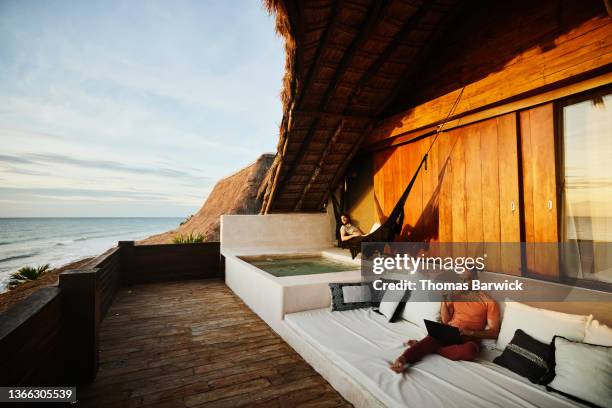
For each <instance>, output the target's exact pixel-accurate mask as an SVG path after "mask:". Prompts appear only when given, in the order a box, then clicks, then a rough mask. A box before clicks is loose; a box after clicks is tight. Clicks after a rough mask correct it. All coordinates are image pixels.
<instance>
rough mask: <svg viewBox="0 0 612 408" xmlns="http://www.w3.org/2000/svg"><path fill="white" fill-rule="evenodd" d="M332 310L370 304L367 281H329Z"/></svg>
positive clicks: (356, 307) (351, 308)
mask: <svg viewBox="0 0 612 408" xmlns="http://www.w3.org/2000/svg"><path fill="white" fill-rule="evenodd" d="M329 288H330V290H331V298H332V300H331V308H332V312H338V311H343V310H353V309H361V308H365V307H370V306H372V293H371V286H370V284H369V283H368V282H354V283H330V284H329Z"/></svg>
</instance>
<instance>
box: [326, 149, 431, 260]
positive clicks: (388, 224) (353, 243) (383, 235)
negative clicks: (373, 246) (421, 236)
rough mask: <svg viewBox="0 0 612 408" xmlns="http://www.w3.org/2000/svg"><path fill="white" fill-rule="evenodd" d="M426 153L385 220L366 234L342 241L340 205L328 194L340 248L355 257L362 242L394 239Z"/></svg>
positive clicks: (401, 224) (332, 195)
mask: <svg viewBox="0 0 612 408" xmlns="http://www.w3.org/2000/svg"><path fill="white" fill-rule="evenodd" d="M427 156H428V154H425V156H423V159H422V160H421V163H419V167H418V168H417V169H416V172H415V173H414V176H412V179H411V180H410V183H408V186H407V187H406V189H405V190H404V193H403V194H402V196H401V197H400V198H399V200H398V201H397V203H396V204H395V206H394V207H393V210H392V211H391V214H390V215H389V217H388V218H387V219H386V221H385V222H384V223H383V224H382V225H381V226H380V227H378V228H377V229H376V230H374V231H372V232H370V233H369V234H367V235H362V236H360V237H353V238H351V239H348V240H346V241H342V237H341V234H340V227H341V226H342V221H341V219H340V218H341V215H342V210H341V208H340V205H339V204H338V200H337V199H336V197H335V195H334V194H330V196H331V200H332V204H333V206H334V216H335V218H336V239H337V240H338V246H339V247H340V248H344V249H349V250H350V251H351V257H352V258H353V259H355V257H356V256H357V255H358V254H359V252H361V244H362V243H363V242H391V241H393V240H394V239H395V237H396V236H397V235H399V234H400V233H401V232H402V226H403V225H404V205H405V204H406V200H407V199H408V195H409V194H410V191H411V190H412V187H413V186H414V182H415V181H416V178H417V176H418V175H419V172H420V171H421V168H422V167H423V164H424V163H425V162H426V161H427Z"/></svg>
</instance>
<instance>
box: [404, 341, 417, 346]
mask: <svg viewBox="0 0 612 408" xmlns="http://www.w3.org/2000/svg"><path fill="white" fill-rule="evenodd" d="M418 342H419V341H418V340H408V341H405V342H403V343H402V344H403V345H404V346H406V347H412V346H414V345H415V344H417V343H418Z"/></svg>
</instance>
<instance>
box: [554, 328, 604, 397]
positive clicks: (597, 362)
mask: <svg viewBox="0 0 612 408" xmlns="http://www.w3.org/2000/svg"><path fill="white" fill-rule="evenodd" d="M548 386H549V387H550V388H552V389H554V390H556V391H559V392H562V393H565V394H568V395H571V396H574V397H577V398H580V399H581V400H584V401H588V402H590V403H592V404H595V405H598V406H601V407H607V406H610V403H611V402H612V348H610V347H605V346H592V345H588V344H584V343H575V342H572V341H569V340H566V339H564V338H562V337H556V338H555V378H554V379H553V380H552V382H551V383H550V384H549V385H548Z"/></svg>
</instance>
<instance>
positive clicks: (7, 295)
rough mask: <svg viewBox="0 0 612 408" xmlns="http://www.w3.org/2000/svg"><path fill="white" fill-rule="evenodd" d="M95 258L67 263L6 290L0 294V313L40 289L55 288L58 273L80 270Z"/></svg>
mask: <svg viewBox="0 0 612 408" xmlns="http://www.w3.org/2000/svg"><path fill="white" fill-rule="evenodd" d="M96 257H97V256H92V257H86V258H82V259H79V260H78V261H73V262H70V263H67V264H65V265H62V266H59V267H57V268H54V269H52V270H51V271H49V272H47V273H46V274H45V275H43V276H41V277H40V278H38V279H36V280H34V281H31V282H25V283H22V284H21V285H19V286H17V287H16V288H15V289H12V290H7V291H6V292H2V293H0V313H4V312H6V311H7V310H8V309H10V308H11V307H13V306H14V305H15V304H17V303H19V302H21V301H22V300H23V299H25V298H26V297H28V296H30V295H31V294H32V293H34V292H35V291H37V290H38V289H40V288H45V287H49V286H57V283H58V280H59V274H60V273H62V272H64V271H67V270H70V269H76V268H80V267H82V266H83V265H86V264H87V263H89V262H90V261H91V260H92V259H95V258H96Z"/></svg>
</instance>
